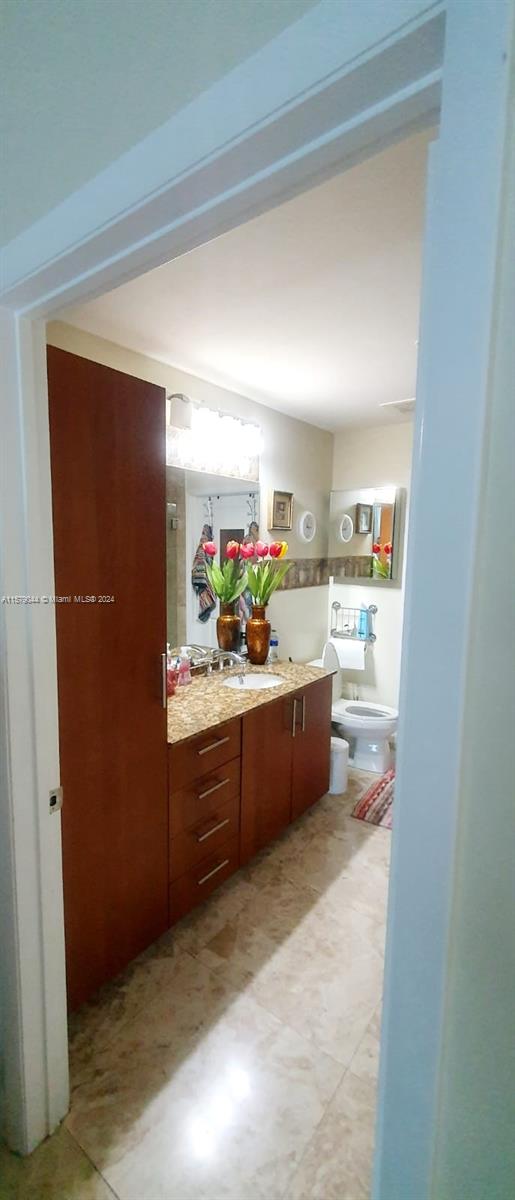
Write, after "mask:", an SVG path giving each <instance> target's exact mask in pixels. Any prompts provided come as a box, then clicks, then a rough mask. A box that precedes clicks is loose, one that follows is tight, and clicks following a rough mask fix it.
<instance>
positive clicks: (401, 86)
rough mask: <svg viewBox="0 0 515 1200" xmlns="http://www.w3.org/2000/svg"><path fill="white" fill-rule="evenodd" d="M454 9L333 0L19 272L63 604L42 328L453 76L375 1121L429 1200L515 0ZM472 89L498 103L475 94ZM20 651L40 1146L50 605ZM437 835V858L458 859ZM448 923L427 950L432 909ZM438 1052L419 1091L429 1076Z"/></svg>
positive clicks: (381, 1189) (21, 358)
mask: <svg viewBox="0 0 515 1200" xmlns="http://www.w3.org/2000/svg"><path fill="white" fill-rule="evenodd" d="M446 22H447V29H446V38H445V57H444V58H443V27H444V12H443V5H442V4H441V3H436V4H428V3H424V0H348V3H346V4H345V5H339V4H334V3H333V2H332V0H322V2H321V3H320V4H318V5H317V6H316V7H315V8H314V9H312V10H310V11H309V12H308V13H307V14H306V15H305V16H304V17H303V18H302V19H301V20H299V21H298V22H296V24H295V25H294V26H291V27H290V28H289V29H287V30H286V31H285V32H284V33H283V34H281V35H280V36H279V37H277V38H275V39H274V40H273V41H272V42H270V43H269V44H268V45H267V46H265V47H264V48H263V49H262V50H260V51H259V52H258V53H257V54H255V55H253V56H252V57H251V58H249V59H248V60H247V61H246V62H244V63H243V64H242V65H241V66H240V67H238V68H236V69H235V70H234V71H232V72H231V73H230V74H229V75H227V76H226V77H225V78H224V79H223V80H221V81H220V82H219V83H217V84H215V85H213V87H211V88H210V89H209V90H208V91H207V92H206V93H204V94H203V95H202V96H201V97H199V98H198V99H197V100H195V101H193V102H192V103H191V104H189V105H188V106H187V107H186V108H185V109H183V110H182V111H181V112H180V113H178V114H177V115H176V116H175V117H173V118H172V119H171V120H170V121H168V122H167V123H166V124H165V125H164V126H162V127H161V128H160V129H159V130H157V131H155V133H153V134H151V135H150V136H149V137H147V138H146V139H144V141H143V142H142V143H140V144H139V145H138V146H136V147H135V148H134V149H133V150H131V151H129V152H128V153H127V154H125V155H123V156H122V158H121V159H119V160H118V161H117V162H115V163H113V164H111V165H110V166H109V167H108V168H107V169H106V170H105V171H103V172H102V173H101V175H99V176H98V177H97V178H96V179H95V180H92V181H91V182H90V183H88V184H86V185H85V186H84V187H83V188H81V189H80V191H79V192H77V193H75V194H74V195H73V196H70V197H69V198H68V199H67V200H66V201H64V202H63V203H62V204H61V205H59V206H58V208H57V209H55V210H53V211H52V212H51V213H49V214H48V215H47V216H45V217H43V218H42V219H41V220H40V221H38V222H36V224H35V225H33V226H32V227H31V228H30V229H28V230H27V231H26V232H24V233H23V234H22V235H20V236H19V237H18V238H17V239H15V241H13V242H12V243H11V244H10V245H9V246H8V247H7V248H6V251H5V254H4V256H3V264H2V283H3V292H2V304H3V306H4V307H3V309H2V310H1V320H2V332H3V335H4V345H5V352H4V355H5V357H4V362H5V367H4V372H3V378H2V385H1V386H2V399H1V404H2V407H1V410H0V411H1V422H2V424H1V428H2V435H3V440H2V445H3V460H4V461H3V463H2V474H1V479H0V489H1V491H0V502H1V508H0V516H1V521H2V542H3V556H2V563H1V568H0V569H1V585H2V588H1V590H2V593H3V594H7V595H15V596H16V595H28V596H31V595H32V596H35V595H50V596H51V595H53V591H54V586H53V555H52V524H51V501H50V459H49V442H48V419H47V392H46V366H45V333H44V320H45V319H46V318H47V317H50V316H52V315H53V314H54V313H55V312H56V311H57V310H58V309H60V308H62V307H63V306H64V305H65V304H69V303H72V302H76V301H79V300H81V301H83V300H85V299H87V298H89V297H92V296H94V295H98V294H100V293H101V292H104V291H106V290H108V289H109V288H112V287H115V286H116V285H117V284H120V283H122V282H123V281H124V280H126V279H128V278H131V277H134V276H135V275H137V274H140V273H141V272H142V271H145V270H149V269H150V268H152V267H153V266H156V265H158V264H160V263H163V262H165V261H167V260H170V259H171V258H173V257H175V256H177V255H179V254H181V253H184V252H185V251H187V250H189V249H190V248H192V247H193V246H195V245H197V244H200V243H201V242H204V241H207V240H209V239H210V238H212V237H215V236H217V235H218V234H219V233H220V232H222V231H224V230H226V229H229V228H231V227H233V226H236V225H238V224H241V223H242V222H244V221H245V220H246V219H248V218H249V217H250V216H253V215H255V214H256V213H258V212H260V211H263V210H264V209H266V208H267V207H270V206H272V205H274V204H276V203H278V202H280V201H281V200H283V199H285V198H287V197H288V196H290V195H293V194H294V193H295V192H297V191H302V190H305V189H306V188H307V187H308V186H310V185H311V184H312V183H315V182H318V181H319V180H320V179H322V178H323V177H324V176H326V175H329V174H331V173H333V172H334V171H335V170H341V169H344V167H345V166H346V165H350V164H351V163H352V162H355V161H358V160H359V159H360V158H364V157H366V156H367V155H369V154H370V153H372V152H373V151H374V150H375V149H376V148H379V147H381V146H382V145H386V144H387V143H388V142H389V141H392V140H394V139H395V138H398V137H401V136H405V135H406V134H408V133H409V132H410V130H413V129H415V128H418V127H420V126H421V125H423V124H429V123H432V122H434V121H435V119H437V117H438V113H439V109H440V99H441V82H442V70H443V100H442V109H441V121H442V123H441V135H440V142H439V147H438V161H437V165H436V170H435V177H434V179H433V183H432V197H431V219H430V240H429V243H428V245H429V249H430V253H428V255H427V261H426V270H425V274H426V281H425V300H424V309H423V321H422V334H421V336H422V346H421V356H420V366H419V385H418V404H417V432H416V447H415V474H414V482H413V499H412V504H411V517H410V551H409V583H408V589H407V597H406V617H405V634H404V642H403V646H404V668H403V685H402V718H403V719H402V729H401V739H400V743H401V744H400V758H399V774H398V789H397V808H398V812H399V813H400V819H398V821H397V823H396V829H395V833H394V848H393V849H394V853H393V871H392V888H391V901H390V920H389V935H388V954H387V967H386V1016H385V1023H384V1029H383V1052H382V1071H381V1085H380V1087H381V1106H380V1107H381V1110H382V1112H383V1113H385V1112H386V1111H387V1110H388V1120H387V1121H386V1122H385V1121H384V1120H383V1118H382V1117H381V1119H380V1121H379V1126H378V1129H379V1136H378V1144H377V1150H376V1182H375V1196H376V1197H377V1200H390V1197H392V1198H393V1197H394V1196H395V1198H396V1200H398V1198H399V1196H400V1195H401V1194H405V1195H413V1196H415V1195H416V1196H417V1200H426V1198H427V1200H429V1197H430V1195H431V1179H432V1156H433V1144H434V1131H435V1121H436V1103H437V1089H438V1067H439V1061H440V1048H441V1038H442V1025H443V1013H442V996H443V993H444V990H445V978H446V953H447V940H448V929H449V920H450V908H451V897H452V889H453V880H454V865H455V856H454V845H455V830H456V810H457V780H458V775H459V767H460V756H461V741H460V734H461V721H462V713H463V702H464V694H463V693H464V663H465V661H466V656H467V652H468V649H469V637H470V623H469V617H470V614H469V613H468V611H467V608H466V605H465V606H464V604H463V601H462V597H464V596H467V595H468V593H469V590H470V587H469V585H470V582H471V579H472V572H473V570H474V562H473V553H472V547H473V545H474V534H475V530H476V527H477V516H478V510H479V505H480V499H481V488H482V452H483V450H482V441H483V429H484V425H485V414H486V410H487V402H488V397H487V374H488V359H489V352H490V340H491V336H490V334H491V323H492V311H493V306H494V300H495V296H494V292H495V280H496V274H495V270H496V255H497V229H498V220H499V206H500V196H501V190H502V173H503V162H504V152H505V149H504V148H505V133H506V123H507V88H508V84H507V79H506V70H507V66H506V64H508V67H509V65H510V63H511V59H510V54H511V53H512V50H511V47H512V42H511V40H510V39H511V38H512V22H513V0H467V3H466V4H464V3H463V0H448V4H447V14H446ZM285 64H287V65H286V66H285ZM472 89H477V91H475V93H474V94H476V95H478V96H479V98H480V104H479V105H475V104H471V103H470V101H471V95H472ZM242 98H243V100H242ZM170 163H173V172H172V171H171V170H170V167H169V165H168V164H170ZM142 181H144V183H143V182H142ZM471 187H472V191H473V201H472V200H471V196H470V194H469V191H470V188H471ZM171 214H173V216H172V215H171ZM464 214H466V216H467V219H466V220H464ZM485 231H487V235H486V236H485ZM449 281H450V284H451V286H449ZM464 285H465V290H466V295H467V306H466V307H467V311H466V313H465V316H464V315H463V313H458V312H457V311H456V309H455V308H453V304H452V298H453V286H454V287H455V288H456V289H457V294H458V295H460V298H461V297H462V296H463V294H464ZM442 289H443V291H442ZM443 293H445V296H444V295H443ZM442 301H443V302H442ZM470 328H472V329H473V330H474V338H473V340H471V339H470V334H469V332H468V331H469V329H470ZM442 348H443V352H442ZM460 372H461V373H460ZM464 379H465V381H466V388H465V387H464V383H463V381H464ZM446 491H448V493H449V494H452V496H453V504H454V520H455V527H456V528H458V529H459V531H460V537H459V540H456V539H455V538H454V537H453V536H451V533H450V531H449V532H445V531H444V534H443V536H441V537H440V539H439V541H438V544H436V539H435V536H434V513H435V509H434V505H435V504H436V505H437V510H436V511H437V512H438V513H439V514H440V513H441V511H442V496H443V495H445V493H446ZM429 544H430V545H431V546H432V548H433V558H432V578H431V576H430V577H429V578H428V576H427V571H426V562H427V546H428V545H429ZM451 560H452V564H453V566H452V571H453V576H454V577H455V578H456V579H460V580H461V595H458V593H457V589H456V596H455V597H450V599H453V601H454V602H453V604H452V605H451V611H450V613H449V617H448V621H447V623H446V624H445V625H444V626H443V627H442V628H441V629H440V630H439V633H440V634H441V636H440V637H439V638H438V639H436V638H435V637H434V636H431V627H430V622H431V621H432V619H433V613H434V609H433V606H432V600H433V597H432V590H431V587H432V582H433V584H434V585H436V582H437V581H439V580H441V579H442V578H449V574H448V572H449V564H450V562H451ZM458 601H459V604H458ZM457 608H459V615H458V613H457V611H456V609H457ZM0 644H1V646H2V650H3V651H4V653H3V659H4V661H5V674H4V683H3V688H2V693H1V697H0V706H1V707H0V721H1V724H0V750H1V751H2V752H3V754H2V763H1V766H0V779H1V781H2V784H3V790H4V792H5V803H2V809H1V812H0V844H1V849H0V855H1V857H0V887H1V888H2V897H1V898H2V911H1V914H0V936H1V939H2V942H1V948H2V953H3V963H4V966H3V968H0V969H3V970H5V976H6V977H5V980H4V982H5V988H4V991H5V996H6V1002H5V1005H4V1006H3V1009H2V1023H3V1028H2V1042H3V1045H4V1047H5V1064H4V1079H5V1088H6V1095H5V1096H4V1097H3V1104H4V1126H5V1131H6V1134H7V1138H8V1141H9V1143H10V1145H11V1146H12V1147H13V1148H14V1149H17V1150H19V1151H20V1152H21V1153H27V1152H29V1151H30V1150H31V1149H32V1148H33V1147H34V1146H35V1145H36V1144H37V1143H38V1142H39V1141H40V1140H41V1139H42V1138H43V1137H45V1136H46V1135H47V1134H48V1133H49V1132H51V1131H52V1129H53V1128H55V1126H56V1124H57V1123H58V1121H59V1120H60V1119H61V1118H62V1117H63V1116H64V1114H65V1112H66V1109H67V1105H68V1078H67V1038H66V1008H65V985H64V938H63V911H62V880H61V866H60V817H59V815H58V814H57V815H55V814H54V815H52V816H50V815H49V809H48V792H49V790H50V788H52V787H54V786H55V785H56V783H57V782H58V779H59V758H58V737H57V675H56V656H55V625H54V614H53V607H52V605H51V604H26V605H25V604H24V605H21V606H19V605H16V604H4V605H2V606H1V609H0ZM421 680H423V681H424V682H423V685H422V686H421ZM442 701H443V702H442ZM428 722H430V726H431V730H432V732H431V739H428V736H427V730H428V727H429V726H428ZM435 740H436V742H437V744H438V745H439V758H438V762H439V767H440V774H439V777H438V778H436V775H435V758H434V754H432V753H430V750H431V751H432V748H433V743H434V741H435ZM435 788H436V790H437V795H436V798H435ZM65 802H66V801H65ZM414 831H415V842H418V846H419V852H418V854H417V855H415V860H413V856H412V850H413V835H414ZM425 846H426V848H427V847H430V848H431V853H433V852H434V853H435V854H437V861H438V871H437V872H435V870H434V867H433V863H432V861H431V860H430V857H429V856H428V853H427V852H426V853H424V847H425ZM429 921H430V922H431V937H430V939H429V941H428V942H427V943H426V944H425V945H424V947H423V948H422V946H421V945H420V937H419V936H418V931H419V929H420V923H421V922H422V924H423V925H424V923H426V924H427V922H429ZM406 947H409V963H408V967H407V965H406ZM408 968H409V969H408ZM415 1038H416V1039H417V1041H416V1047H415V1042H414V1039H415ZM415 1053H416V1071H417V1079H416V1086H414V1089H413V1088H411V1090H409V1089H408V1090H407V1089H406V1087H405V1083H406V1080H407V1078H408V1077H409V1076H410V1072H413V1071H414V1068H415ZM411 1082H413V1080H412V1081H411ZM408 1091H409V1094H408ZM401 1167H402V1169H403V1171H407V1174H406V1175H402V1176H400V1175H399V1170H400V1168H401ZM401 1179H403V1180H404V1183H403V1185H402V1187H404V1191H402V1187H401V1184H400V1180H401ZM406 1180H409V1181H410V1183H409V1184H408V1183H406Z"/></svg>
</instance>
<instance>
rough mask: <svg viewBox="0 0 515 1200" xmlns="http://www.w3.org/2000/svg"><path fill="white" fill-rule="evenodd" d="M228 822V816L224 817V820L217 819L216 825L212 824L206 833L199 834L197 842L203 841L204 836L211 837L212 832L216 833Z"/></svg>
mask: <svg viewBox="0 0 515 1200" xmlns="http://www.w3.org/2000/svg"><path fill="white" fill-rule="evenodd" d="M228 824H229V817H226V818H225V821H219V823H218V825H213V828H212V829H208V831H207V833H202V834H201V835H200V837H198V838H197V842H199V843H200V842H205V840H206V838H210V837H212V836H213V834H214V833H218V830H219V829H223V828H224V825H228Z"/></svg>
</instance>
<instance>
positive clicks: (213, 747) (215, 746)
mask: <svg viewBox="0 0 515 1200" xmlns="http://www.w3.org/2000/svg"><path fill="white" fill-rule="evenodd" d="M228 741H229V738H228V737H223V738H218V740H217V741H216V742H211V744H210V745H209V746H203V747H202V749H201V750H197V754H209V751H210V750H217V749H218V746H224V745H225V743H226V742H228Z"/></svg>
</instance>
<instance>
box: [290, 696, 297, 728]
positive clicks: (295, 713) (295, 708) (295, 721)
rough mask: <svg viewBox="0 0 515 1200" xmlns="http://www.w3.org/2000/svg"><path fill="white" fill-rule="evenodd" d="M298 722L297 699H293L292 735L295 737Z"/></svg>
mask: <svg viewBox="0 0 515 1200" xmlns="http://www.w3.org/2000/svg"><path fill="white" fill-rule="evenodd" d="M296 724H297V701H296V699H295V700H294V701H293V713H292V719H291V736H292V737H295V726H296Z"/></svg>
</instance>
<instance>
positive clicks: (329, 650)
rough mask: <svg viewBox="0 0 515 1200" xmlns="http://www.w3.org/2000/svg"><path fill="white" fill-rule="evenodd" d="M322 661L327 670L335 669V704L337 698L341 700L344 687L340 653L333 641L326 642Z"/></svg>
mask: <svg viewBox="0 0 515 1200" xmlns="http://www.w3.org/2000/svg"><path fill="white" fill-rule="evenodd" d="M322 662H323V665H324V667H325V669H326V671H334V674H333V704H334V703H335V701H336V700H341V696H342V689H343V677H342V669H341V667H340V664H339V662H338V655H337V653H336V650H335V648H334V646H333V644H332V642H326V644H325V646H324V650H323V654H322Z"/></svg>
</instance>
